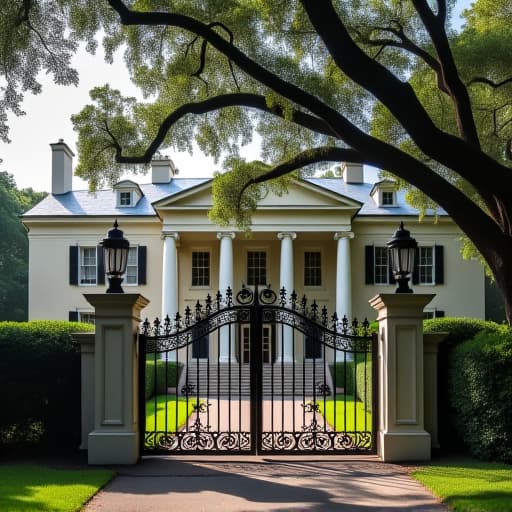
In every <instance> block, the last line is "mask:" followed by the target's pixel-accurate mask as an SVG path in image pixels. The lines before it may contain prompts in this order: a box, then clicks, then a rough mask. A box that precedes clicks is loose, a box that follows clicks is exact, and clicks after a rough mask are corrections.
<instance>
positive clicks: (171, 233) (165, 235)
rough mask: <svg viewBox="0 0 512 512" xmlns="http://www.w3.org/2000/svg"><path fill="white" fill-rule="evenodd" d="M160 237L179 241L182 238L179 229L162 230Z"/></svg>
mask: <svg viewBox="0 0 512 512" xmlns="http://www.w3.org/2000/svg"><path fill="white" fill-rule="evenodd" d="M160 238H161V239H162V240H165V239H166V238H173V239H174V240H175V241H176V242H177V241H178V240H179V239H180V234H179V233H178V232H177V231H162V233H161V235H160Z"/></svg>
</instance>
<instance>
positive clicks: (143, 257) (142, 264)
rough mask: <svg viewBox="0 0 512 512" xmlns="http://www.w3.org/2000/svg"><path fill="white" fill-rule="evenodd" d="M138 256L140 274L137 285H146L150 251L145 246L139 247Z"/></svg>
mask: <svg viewBox="0 0 512 512" xmlns="http://www.w3.org/2000/svg"><path fill="white" fill-rule="evenodd" d="M137 251H138V254H137V263H138V267H139V268H138V272H137V274H138V275H137V283H138V284H146V273H147V272H146V268H147V254H148V250H147V247H146V246H145V245H139V247H138V249H137Z"/></svg>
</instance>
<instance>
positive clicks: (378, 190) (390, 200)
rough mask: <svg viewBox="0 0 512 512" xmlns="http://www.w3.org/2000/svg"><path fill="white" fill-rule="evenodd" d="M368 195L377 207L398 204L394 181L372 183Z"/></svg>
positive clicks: (388, 206)
mask: <svg viewBox="0 0 512 512" xmlns="http://www.w3.org/2000/svg"><path fill="white" fill-rule="evenodd" d="M370 196H371V197H372V198H373V200H374V201H375V204H376V205H377V206H378V207H379V208H390V207H395V206H398V203H397V199H396V183H395V182H394V181H391V180H383V181H378V182H377V183H375V184H374V185H373V187H372V190H371V191H370Z"/></svg>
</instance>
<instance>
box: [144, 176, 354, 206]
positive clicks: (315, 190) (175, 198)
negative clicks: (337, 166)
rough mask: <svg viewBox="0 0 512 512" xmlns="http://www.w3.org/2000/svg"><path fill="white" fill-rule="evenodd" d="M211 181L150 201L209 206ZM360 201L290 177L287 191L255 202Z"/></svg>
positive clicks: (331, 203)
mask: <svg viewBox="0 0 512 512" xmlns="http://www.w3.org/2000/svg"><path fill="white" fill-rule="evenodd" d="M211 191H212V181H208V182H206V183H203V184H201V185H198V186H196V187H193V188H191V189H188V190H184V191H181V192H179V193H178V194H174V195H172V196H169V197H166V198H164V199H162V200H160V201H158V202H156V203H154V204H153V206H154V208H155V209H157V210H169V209H178V210H181V209H193V210H196V209H210V208H211V207H212V194H211ZM361 206H362V204H361V203H360V202H359V201H356V200H354V199H351V198H348V197H345V196H342V195H341V194H338V193H336V192H333V191H331V190H327V189H325V188H323V187H321V186H318V185H315V184H312V183H309V182H304V181H298V180H297V181H294V182H292V183H291V184H290V186H289V187H288V192H287V193H283V195H281V196H279V195H277V194H275V193H273V192H269V193H268V194H267V195H266V196H265V197H264V198H263V199H262V200H261V201H260V202H259V205H258V209H262V210H265V209H269V210H273V209H281V210H282V209H290V210H297V209H298V210H303V209H317V208H318V209H326V208H327V209H329V208H335V209H340V208H341V209H345V208H346V209H356V210H358V209H359V208H361Z"/></svg>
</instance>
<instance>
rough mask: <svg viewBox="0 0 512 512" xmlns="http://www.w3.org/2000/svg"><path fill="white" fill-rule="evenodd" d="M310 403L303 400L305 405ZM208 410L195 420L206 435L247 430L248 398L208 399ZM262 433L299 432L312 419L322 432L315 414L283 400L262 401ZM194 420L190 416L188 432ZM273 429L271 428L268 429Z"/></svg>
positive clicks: (248, 426)
mask: <svg viewBox="0 0 512 512" xmlns="http://www.w3.org/2000/svg"><path fill="white" fill-rule="evenodd" d="M310 401H311V400H306V403H308V402H310ZM208 403H209V404H210V405H209V407H207V408H204V409H202V410H203V412H200V413H199V420H200V421H201V424H202V425H208V426H209V427H210V432H227V431H233V432H244V431H245V432H247V431H249V430H250V405H251V402H250V400H249V399H248V398H240V399H239V398H238V397H233V398H232V399H231V401H229V400H227V399H214V398H209V399H208ZM262 411H263V430H264V431H265V432H267V431H270V432H272V431H274V432H280V431H297V432H300V431H302V427H303V426H309V425H310V424H311V422H312V421H313V419H314V420H315V421H316V422H317V425H318V428H320V429H323V428H324V418H323V416H322V415H321V414H320V413H319V412H316V413H313V412H312V410H311V409H310V408H308V407H306V409H304V407H302V401H300V400H294V399H293V398H291V397H290V398H285V399H284V400H282V399H280V398H279V399H278V398H276V399H275V400H269V399H265V398H264V399H263V404H262ZM196 420H197V413H193V414H192V415H191V416H190V420H189V429H191V430H192V429H193V425H194V423H195V422H196ZM272 427H273V428H272Z"/></svg>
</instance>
